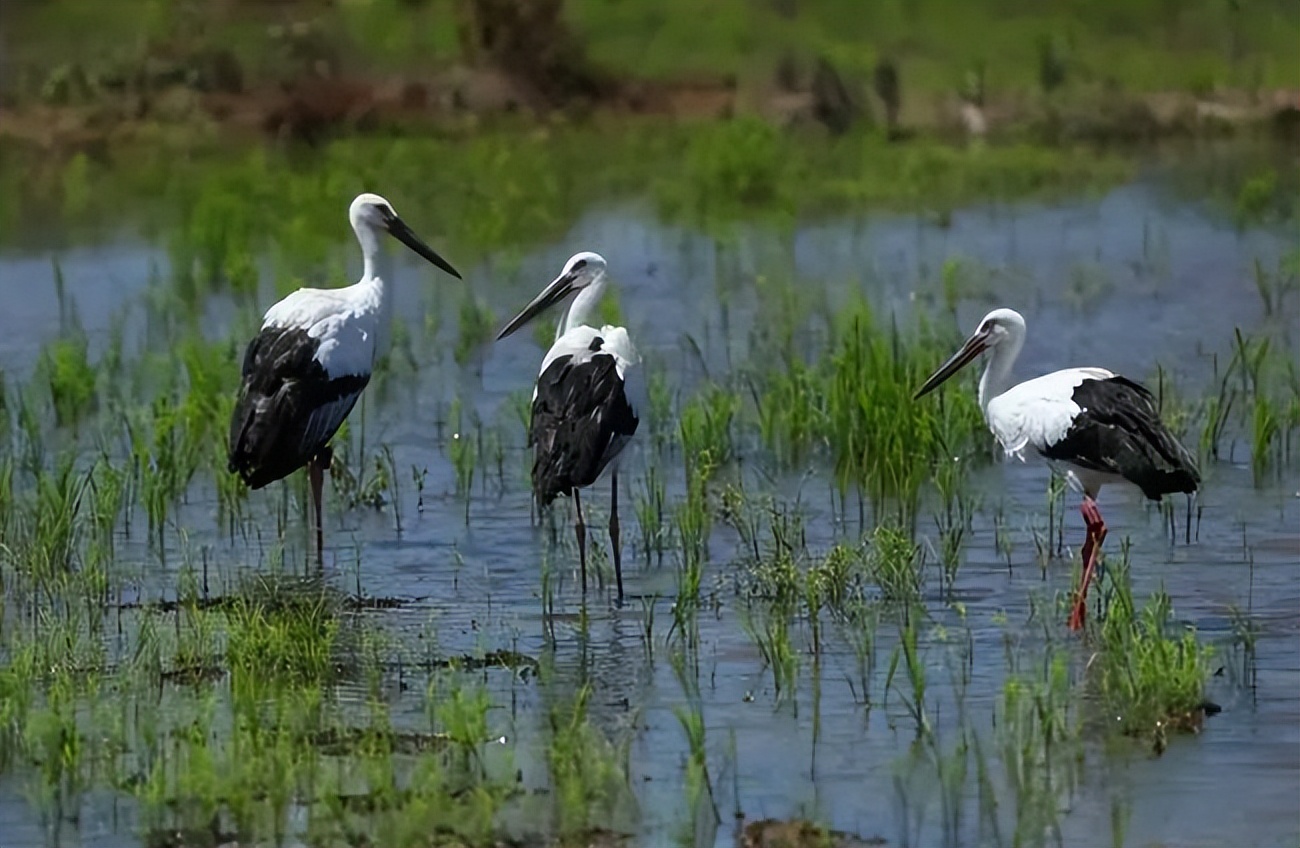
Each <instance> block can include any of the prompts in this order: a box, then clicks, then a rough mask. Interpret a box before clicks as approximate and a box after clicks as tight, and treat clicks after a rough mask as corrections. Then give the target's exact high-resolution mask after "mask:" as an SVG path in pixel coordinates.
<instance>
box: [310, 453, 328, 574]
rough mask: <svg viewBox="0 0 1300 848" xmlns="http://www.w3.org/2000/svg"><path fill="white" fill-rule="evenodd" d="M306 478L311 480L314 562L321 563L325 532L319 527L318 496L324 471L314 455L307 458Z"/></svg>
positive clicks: (322, 485)
mask: <svg viewBox="0 0 1300 848" xmlns="http://www.w3.org/2000/svg"><path fill="white" fill-rule="evenodd" d="M307 479H308V480H310V481H311V511H312V517H313V518H314V519H315V522H314V524H313V526H314V527H315V528H316V564H317V565H322V564H324V561H325V555H324V553H323V552H322V550H321V549H322V547H323V545H324V542H325V534H324V533H323V532H322V531H321V527H320V523H321V517H320V496H321V489H322V488H323V487H324V485H325V472H324V470H323V469H322V468H321V467H320V464H319V463H318V462H317V461H316V457H314V456H313V457H312V458H311V459H309V460H307Z"/></svg>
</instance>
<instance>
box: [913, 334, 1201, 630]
mask: <svg viewBox="0 0 1300 848" xmlns="http://www.w3.org/2000/svg"><path fill="white" fill-rule="evenodd" d="M1024 343H1025V319H1024V318H1023V317H1021V315H1020V313H1019V312H1016V311H1015V310H1012V309H995V310H993V311H992V312H990V313H989V314H988V315H985V316H984V320H983V321H981V322H980V325H979V329H977V330H976V331H975V333H974V334H973V335H971V337H970V338H969V339H967V340H966V343H965V344H964V345H962V347H961V349H960V350H958V351H957V352H956V353H955V354H953V356H952V358H951V359H949V360H948V361H947V362H945V363H944V364H943V365H942V366H940V368H939V370H937V371H935V372H934V374H933V375H931V377H930V379H928V380H926V381H925V384H924V385H922V386H921V388H920V389H919V390H918V391H917V393H916V397H917V398H920V397H922V396H923V395H925V394H928V393H929V392H931V391H933V390H934V389H935V388H936V387H937V386H938V385H939V384H940V383H942V382H943V381H944V380H947V379H948V378H949V377H951V376H952V375H953V374H955V373H957V371H958V370H960V369H961V368H962V367H963V366H965V365H966V364H968V363H969V362H971V361H972V360H973V359H975V358H976V357H977V356H979V355H980V354H981V353H983V352H985V351H990V352H991V355H990V356H989V358H988V364H987V365H986V366H985V367H984V375H983V376H982V377H980V384H979V403H980V407H981V408H982V409H983V411H984V420H985V421H986V422H987V423H988V425H989V429H990V430H992V431H993V435H994V436H996V437H997V440H998V442H1000V443H1001V445H1002V448H1003V450H1005V451H1006V453H1007V456H1015V457H1017V458H1018V459H1021V460H1024V458H1025V451H1027V450H1034V451H1036V452H1037V453H1038V454H1040V455H1041V456H1043V457H1046V458H1047V460H1048V461H1049V462H1051V463H1052V464H1053V466H1054V467H1056V468H1057V469H1058V470H1060V471H1061V472H1062V473H1063V474H1064V475H1065V478H1066V480H1067V481H1068V482H1069V484H1070V487H1071V488H1072V489H1074V490H1075V491H1078V492H1081V493H1082V494H1083V504H1082V506H1081V507H1080V512H1082V514H1083V520H1084V523H1085V524H1086V525H1087V528H1088V529H1087V538H1086V539H1085V541H1084V546H1083V576H1082V578H1081V580H1080V585H1079V591H1078V592H1077V594H1076V596H1075V603H1074V608H1073V610H1072V611H1071V613H1070V628H1071V629H1073V630H1078V629H1079V628H1081V627H1082V626H1083V621H1084V615H1085V612H1086V605H1085V601H1086V599H1087V594H1088V584H1089V582H1090V581H1091V580H1092V577H1093V569H1094V567H1095V565H1096V560H1097V554H1098V551H1099V549H1100V547H1101V543H1102V541H1103V540H1104V539H1105V538H1106V524H1105V522H1104V521H1102V518H1101V512H1100V511H1099V510H1098V509H1097V501H1096V498H1097V493H1098V490H1099V489H1100V488H1101V487H1102V485H1103V484H1105V483H1112V482H1119V481H1127V482H1129V483H1131V484H1133V485H1135V486H1137V487H1138V488H1139V489H1141V490H1142V494H1144V495H1146V496H1147V497H1148V498H1150V499H1151V500H1154V501H1159V500H1160V499H1161V497H1162V496H1164V495H1168V494H1174V493H1176V492H1184V493H1187V494H1191V493H1193V492H1195V491H1196V490H1197V487H1198V486H1199V485H1200V482H1201V476H1200V472H1199V471H1198V470H1197V468H1196V459H1195V458H1194V457H1193V456H1192V455H1191V453H1189V452H1188V451H1187V449H1186V448H1184V447H1183V446H1182V445H1181V444H1179V442H1178V440H1177V439H1176V438H1174V436H1173V434H1172V433H1170V432H1169V428H1168V427H1166V426H1165V425H1164V423H1163V422H1162V421H1161V420H1160V415H1159V413H1158V412H1157V411H1156V405H1155V400H1154V398H1152V396H1151V393H1150V392H1149V391H1147V390H1146V389H1145V388H1143V387H1142V386H1140V385H1138V384H1137V383H1135V382H1133V381H1132V380H1129V379H1128V378H1126V377H1121V376H1119V375H1118V374H1114V373H1112V372H1110V371H1107V370H1106V369H1104V368H1067V369H1065V370H1063V371H1053V372H1052V373H1051V374H1045V375H1043V376H1042V377H1035V378H1034V379H1032V380H1027V381H1025V382H1023V383H1019V384H1015V385H1013V384H1012V382H1011V367H1012V365H1013V364H1014V363H1015V361H1016V357H1017V356H1018V355H1019V354H1020V349H1021V347H1022V346H1023V345H1024Z"/></svg>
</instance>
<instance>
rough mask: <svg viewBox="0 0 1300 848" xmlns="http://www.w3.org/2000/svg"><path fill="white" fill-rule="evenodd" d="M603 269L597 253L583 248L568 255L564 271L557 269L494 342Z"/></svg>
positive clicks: (584, 285) (594, 280)
mask: <svg viewBox="0 0 1300 848" xmlns="http://www.w3.org/2000/svg"><path fill="white" fill-rule="evenodd" d="M606 268H607V266H606V264H605V258H604V257H603V256H601V255H600V254H599V253H592V252H591V251H589V250H585V251H583V252H582V253H575V254H574V255H573V256H570V257H569V261H568V262H565V263H564V270H562V271H561V272H560V276H558V277H556V278H555V279H554V280H552V281H551V282H550V283H548V284H547V286H546V288H544V289H542V293H541V294H539V295H538V296H537V297H535V298H533V299H532V301H531V302H530V303H529V304H528V305H527V306H525V307H524V308H523V310H522V311H520V313H519V314H518V315H516V316H515V317H514V318H512V319H510V323H508V324H506V325H505V327H504V328H502V330H501V332H500V333H498V334H497V341H500V340H501V339H504V338H505V337H506V336H508V335H510V334H511V333H513V332H515V331H516V330H518V329H519V328H520V327H522V326H524V325H525V324H527V323H528V322H529V321H531V320H532V319H533V318H536V317H537V316H538V315H539V314H541V313H542V312H545V311H546V310H547V309H548V308H550V307H551V306H554V305H555V304H557V303H559V302H560V301H562V300H564V299H565V298H566V297H568V296H569V295H571V294H573V293H574V292H576V291H581V290H582V289H585V288H587V287H588V286H592V285H595V284H597V283H599V282H601V281H603V280H604V279H605V271H606Z"/></svg>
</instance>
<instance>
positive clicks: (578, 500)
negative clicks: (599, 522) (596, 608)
mask: <svg viewBox="0 0 1300 848" xmlns="http://www.w3.org/2000/svg"><path fill="white" fill-rule="evenodd" d="M573 506H574V509H575V511H576V512H577V513H578V520H577V521H576V522H575V523H574V525H573V533H574V535H575V536H577V537H578V564H579V565H578V567H579V568H580V569H581V572H582V594H584V595H585V594H587V525H586V524H584V523H583V521H582V495H580V494H579V493H578V489H577V487H574V489H573Z"/></svg>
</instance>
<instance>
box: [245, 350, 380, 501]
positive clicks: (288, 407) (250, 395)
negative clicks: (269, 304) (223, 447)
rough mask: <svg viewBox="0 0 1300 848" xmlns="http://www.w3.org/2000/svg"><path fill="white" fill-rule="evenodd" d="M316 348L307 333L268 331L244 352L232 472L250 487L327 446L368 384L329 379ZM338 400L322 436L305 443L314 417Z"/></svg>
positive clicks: (356, 378)
mask: <svg viewBox="0 0 1300 848" xmlns="http://www.w3.org/2000/svg"><path fill="white" fill-rule="evenodd" d="M316 346H317V341H316V340H315V339H313V338H311V337H310V336H309V335H307V331H306V330H303V329H298V328H287V329H286V328H282V327H267V328H264V329H263V330H262V332H260V333H258V335H257V336H256V337H255V338H254V339H253V340H252V341H251V342H249V344H248V349H247V351H245V353H244V368H243V382H242V384H241V385H240V389H239V398H238V400H237V401H236V402H235V412H234V415H232V416H231V419H230V470H231V471H234V472H237V473H238V474H239V476H240V477H242V478H243V480H244V482H245V483H247V484H248V485H249V486H250V487H252V488H254V489H260V488H261V487H263V486H265V485H267V484H268V483H272V482H274V481H276V480H279V479H281V478H282V477H286V476H288V475H289V474H292V473H293V472H294V471H296V470H298V469H299V468H301V467H303V466H304V465H306V464H307V461H308V460H310V459H311V458H312V457H313V456H315V455H316V454H318V453H319V452H320V451H321V449H323V448H324V447H325V446H326V445H327V444H329V440H330V439H332V438H333V437H334V434H335V433H336V432H337V431H338V427H339V424H341V423H342V422H343V419H345V418H346V417H347V415H348V413H349V412H351V411H352V406H353V405H354V404H355V403H356V399H357V396H358V395H360V393H361V390H362V389H364V388H365V386H366V383H368V382H369V381H370V376H369V375H368V374H366V375H347V376H344V377H335V378H331V377H330V376H329V374H327V373H326V371H325V369H324V368H323V367H322V366H321V364H320V363H319V362H317V361H316V359H315V356H316ZM341 400H342V401H346V402H345V403H344V404H343V405H342V408H341V409H340V410H339V413H341V414H338V415H337V416H336V418H337V422H336V423H334V424H333V426H332V427H327V428H326V429H327V430H328V432H325V433H323V434H321V435H323V438H320V437H317V438H314V439H310V440H304V435H305V433H306V431H307V428H308V425H309V422H310V421H311V418H312V413H313V412H315V411H316V410H318V409H321V407H324V406H326V405H328V404H331V403H334V402H336V401H341ZM307 441H310V443H306V442H307Z"/></svg>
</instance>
